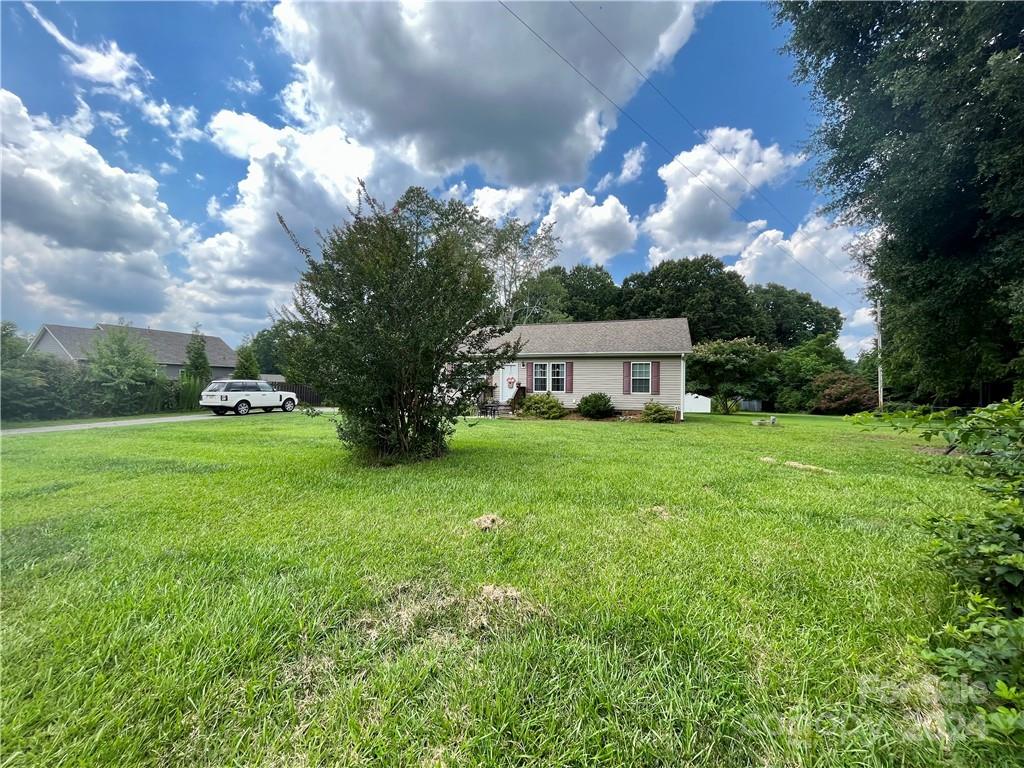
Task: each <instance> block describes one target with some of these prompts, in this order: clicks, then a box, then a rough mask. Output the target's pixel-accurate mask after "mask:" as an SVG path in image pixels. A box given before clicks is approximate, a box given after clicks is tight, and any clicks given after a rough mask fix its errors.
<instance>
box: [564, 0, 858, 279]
mask: <svg viewBox="0 0 1024 768" xmlns="http://www.w3.org/2000/svg"><path fill="white" fill-rule="evenodd" d="M569 4H570V5H571V6H572V7H573V8H575V10H577V13H579V14H580V15H581V16H583V17H584V18H585V19H586V20H587V24H589V25H590V26H591V27H593V28H594V30H595V31H596V32H597V34H598V35H600V36H601V37H603V38H604V41H605V42H606V43H607V44H608V45H610V46H611V47H612V48H614V49H615V52H616V53H617V54H618V55H620V56H622V57H623V60H624V61H626V63H628V65H629V66H630V67H632V68H633V71H634V72H636V74H637V75H639V76H640V77H641V78H643V81H644V83H645V84H646V85H649V86H650V88H651V89H652V90H653V91H654V92H655V93H656V94H657V95H658V96H660V97H662V100H663V101H665V102H666V103H667V104H668V105H669V106H671V108H672V110H673V111H674V112H675V113H676V114H677V115H678V116H679V117H680V118H682V120H683V122H684V123H686V124H687V125H688V126H689V127H690V128H691V129H692V130H693V132H694V133H695V134H697V135H698V136H700V137H701V138H702V139H705V141H706V142H707V144H708V145H709V146H710V147H711V148H712V150H714V151H715V153H716V154H717V155H718V156H719V157H720V158H722V160H724V161H725V162H726V163H727V164H728V166H729V167H730V168H731V169H732V170H734V171H735V172H736V175H737V176H739V178H741V179H742V180H743V181H745V182H746V184H748V185H749V186H750V187H751V189H752V190H753V191H755V193H756V194H757V196H758V197H759V198H761V199H762V200H763V201H764V202H765V203H767V204H768V205H769V206H770V207H771V209H772V210H773V211H775V213H777V214H778V215H779V216H781V217H782V220H783V221H785V222H786V223H787V224H788V225H790V226H792V227H794V228H797V227H798V226H799V225H798V224H797V222H796V221H794V220H793V219H792V218H790V216H787V215H786V213H785V212H784V211H783V210H782V209H780V208H779V207H778V206H776V205H775V204H774V203H773V202H772V201H771V200H770V199H769V198H768V196H767V195H765V194H764V193H763V191H761V189H760V188H759V187H758V186H757V185H756V184H755V183H754V182H753V181H751V180H750V179H749V178H746V176H745V175H743V172H742V171H740V170H739V168H737V167H736V166H735V165H733V163H732V161H731V160H729V158H727V157H726V156H725V154H724V153H723V152H722V151H721V150H720V148H718V146H716V144H715V142H714V141H712V140H711V139H710V138H709V137H708V136H706V135H705V134H702V133H701V132H700V129H699V128H697V127H696V125H694V124H693V121H692V120H690V119H689V118H688V117H686V115H684V114H683V111H682V110H680V109H679V108H678V106H677V105H676V103H675V102H674V101H673V100H672V99H670V98H669V97H668V96H667V95H665V93H664V92H663V91H662V89H660V88H658V87H657V86H656V85H655V84H654V82H653V81H652V80H651V79H650V78H648V77H647V75H646V74H644V72H643V71H642V70H641V69H640V68H639V67H637V66H636V65H635V63H633V60H632V59H631V58H630V57H629V56H627V55H626V53H625V52H624V51H623V49H622V48H620V47H618V46H617V45H615V43H614V42H613V41H612V40H611V38H609V37H608V36H607V35H606V34H605V33H604V31H603V30H602V29H601V28H600V27H598V26H597V24H596V23H595V22H594V19H592V18H591V17H590V16H588V15H587V14H586V13H584V11H583V8H581V7H580V6H579V5H578V4H577V2H575V0H569ZM815 252H816V253H817V254H818V256H820V257H821V258H823V259H824V260H825V261H827V262H828V263H829V264H831V265H833V266H834V267H836V268H837V269H839V270H840V271H842V270H843V267H842V266H840V265H839V264H837V263H836V262H835V261H833V260H831V259H830V258H828V254H826V253H824V252H822V251H818V250H817V249H815Z"/></svg>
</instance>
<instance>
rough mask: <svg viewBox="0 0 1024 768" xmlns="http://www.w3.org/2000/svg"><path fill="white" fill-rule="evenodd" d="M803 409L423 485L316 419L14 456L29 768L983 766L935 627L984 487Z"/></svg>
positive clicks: (7, 660)
mask: <svg viewBox="0 0 1024 768" xmlns="http://www.w3.org/2000/svg"><path fill="white" fill-rule="evenodd" d="M782 421H783V426H782V427H779V428H775V429H758V428H755V427H752V426H751V425H750V418H749V417H748V416H740V417H711V416H704V417H696V416H695V417H690V419H689V420H688V421H687V423H686V424H685V425H672V424H667V425H649V424H636V423H588V422H580V421H573V422H544V423H538V422H521V421H520V422H515V421H486V422H482V423H480V424H478V425H477V426H473V427H467V426H462V427H460V428H459V430H458V432H457V434H456V435H455V437H454V440H453V446H452V452H451V454H450V455H449V456H448V457H446V458H445V459H442V460H438V461H432V462H426V463H421V464H418V465H411V466H398V467H393V468H389V469H380V468H368V467H363V466H358V465H355V464H354V463H353V462H352V461H351V459H350V457H349V455H348V453H347V452H346V450H345V449H344V448H343V447H342V446H341V445H340V444H339V443H338V442H337V440H336V439H335V437H334V434H333V429H332V425H331V424H330V422H329V421H328V420H327V419H325V418H321V419H309V418H307V417H304V416H302V415H299V414H294V415H289V416H281V417H280V418H274V419H248V418H245V419H240V418H235V419H218V420H209V421H202V422H191V423H190V422H184V423H179V424H168V425H159V426H148V427H135V428H131V429H106V430H101V431H83V432H70V433H60V434H40V435H24V436H21V437H18V438H16V439H10V440H6V441H5V442H4V444H3V465H2V469H3V478H2V479H3V487H2V501H3V521H2V523H3V525H2V528H3V563H2V565H3V614H4V615H3V619H4V620H3V664H4V674H3V680H2V691H3V702H4V707H3V731H2V740H3V753H4V754H3V759H4V763H3V764H4V765H5V766H18V765H47V766H68V765H93V766H94V765H152V766H162V765H188V766H226V765H238V766H242V765H245V766H254V765H268V766H270V765H273V766H278V765H389V766H390V765H452V766H462V765H465V766H471V765H472V766H475V765H584V764H585V765H665V766H679V765H699V766H750V765H754V766H785V765H821V766H891V765H901V766H938V765H951V764H953V765H955V764H962V765H976V764H979V763H978V760H977V756H976V755H974V754H973V753H972V751H971V747H970V745H969V744H967V743H965V742H963V741H960V740H957V739H956V738H953V737H951V736H950V737H943V735H942V734H943V726H942V707H941V702H940V701H939V700H938V699H937V694H936V688H935V685H934V680H933V679H932V678H930V676H929V675H928V670H927V669H926V668H925V667H924V666H923V665H922V662H921V661H920V660H919V657H918V652H917V648H916V646H915V644H914V642H913V641H912V640H911V636H914V635H923V634H926V633H927V632H928V631H930V629H932V628H933V627H934V626H936V625H937V624H940V623H941V622H942V621H944V620H945V619H947V618H948V615H949V610H950V606H948V605H947V604H946V602H945V595H946V585H945V583H944V581H943V578H942V577H941V576H940V575H939V574H937V573H935V572H933V571H932V570H931V569H930V568H929V567H928V565H927V561H926V559H925V552H926V547H927V542H926V539H925V536H924V534H923V533H922V532H921V531H920V529H919V528H918V527H917V525H916V523H917V522H918V520H919V519H920V518H921V517H922V516H923V515H924V514H925V513H926V511H927V510H928V509H930V508H933V507H942V508H951V507H957V506H959V505H963V504H966V503H971V502H973V501H974V500H975V499H976V496H975V493H976V492H975V491H974V490H973V489H972V488H971V487H970V486H969V485H968V484H965V483H963V482H962V481H961V480H960V479H958V478H955V477H950V476H945V475H941V474H935V473H929V472H928V471H927V467H926V465H927V463H928V462H933V461H937V459H935V458H933V457H926V456H922V455H919V454H917V453H915V452H914V451H913V450H912V447H911V446H912V442H911V439H910V438H908V437H904V436H897V435H880V434H864V433H861V432H859V431H857V430H856V429H855V428H854V427H852V426H850V425H848V424H845V423H843V422H841V421H839V420H837V419H829V418H821V417H796V416H786V417H784V418H783V420H782ZM762 456H772V457H775V458H777V459H778V461H777V462H776V463H767V462H763V461H761V460H760V457H762ZM789 460H792V461H796V462H800V463H803V464H809V465H815V466H819V467H824V468H828V469H831V470H834V473H835V474H824V473H820V472H815V471H813V470H801V469H796V468H791V467H787V466H785V465H784V464H783V462H784V461H789ZM485 514H497V515H499V516H500V517H501V518H503V521H504V522H503V524H501V525H499V526H497V527H496V528H494V529H493V530H491V531H486V532H485V531H481V530H478V529H477V527H475V526H474V525H473V523H472V521H473V520H474V519H475V518H477V517H478V516H481V515H485ZM1012 758H1013V756H1012V755H1007V758H1006V762H1007V764H1009V763H1010V762H1012Z"/></svg>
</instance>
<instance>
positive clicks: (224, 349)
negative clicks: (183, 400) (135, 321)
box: [33, 323, 238, 368]
mask: <svg viewBox="0 0 1024 768" xmlns="http://www.w3.org/2000/svg"><path fill="white" fill-rule="evenodd" d="M117 327H118V326H116V325H110V324H108V323H99V324H97V325H96V327H95V328H79V327H77V326H74V325H55V324H53V323H46V324H45V325H43V327H42V328H41V329H40V330H39V333H37V334H36V338H35V339H34V340H33V345H34V344H35V342H36V341H37V340H38V339H39V338H40V337H41V336H42V334H43V331H47V332H49V333H50V335H51V336H53V338H54V339H56V341H57V343H58V344H60V346H61V347H63V348H64V350H65V351H66V352H67V353H68V355H69V356H70V357H71V358H72V359H74V360H85V359H86V358H88V357H89V352H90V350H91V349H92V345H93V344H94V343H95V341H96V339H97V338H98V337H99V336H102V335H103V334H105V333H107V331H109V330H110V329H111V328H117ZM125 327H127V329H128V330H129V331H131V332H132V333H135V334H137V335H138V336H140V337H142V339H143V340H144V341H145V342H146V345H147V346H148V347H149V349H150V351H152V353H153V355H154V356H155V357H156V361H157V362H158V363H160V364H161V365H184V364H185V359H186V354H185V348H186V346H187V345H188V340H189V338H191V336H192V334H190V333H179V332H178V331H158V330H154V329H152V328H135V327H134V326H130V325H129V326H125ZM203 338H204V339H205V340H206V357H207V358H208V359H209V360H210V365H211V366H212V367H214V368H234V367H235V366H236V365H237V364H238V356H237V355H236V354H235V351H234V350H233V349H232V348H231V347H229V346H228V345H227V344H226V343H225V342H224V340H223V339H221V338H220V337H219V336H207V335H205V334H204V335H203Z"/></svg>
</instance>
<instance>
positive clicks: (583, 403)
mask: <svg viewBox="0 0 1024 768" xmlns="http://www.w3.org/2000/svg"><path fill="white" fill-rule="evenodd" d="M576 410H578V411H579V412H580V415H581V416H585V417H586V418H588V419H606V418H608V417H609V416H611V415H612V414H613V413H615V409H614V408H613V407H612V399H611V397H609V396H608V395H607V394H606V393H604V392H591V393H590V394H589V395H584V396H583V397H581V398H580V401H579V403H578V404H577V405H576Z"/></svg>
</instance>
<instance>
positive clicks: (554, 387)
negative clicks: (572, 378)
mask: <svg viewBox="0 0 1024 768" xmlns="http://www.w3.org/2000/svg"><path fill="white" fill-rule="evenodd" d="M551 391H552V392H565V363H552V364H551Z"/></svg>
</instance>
